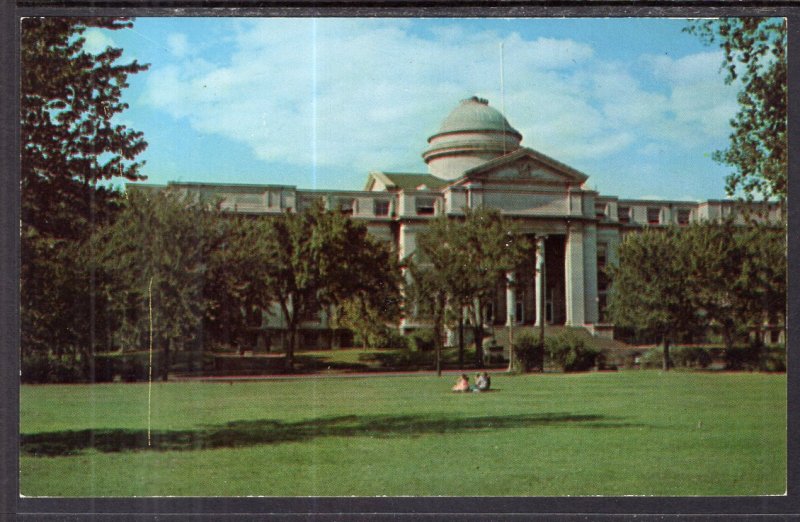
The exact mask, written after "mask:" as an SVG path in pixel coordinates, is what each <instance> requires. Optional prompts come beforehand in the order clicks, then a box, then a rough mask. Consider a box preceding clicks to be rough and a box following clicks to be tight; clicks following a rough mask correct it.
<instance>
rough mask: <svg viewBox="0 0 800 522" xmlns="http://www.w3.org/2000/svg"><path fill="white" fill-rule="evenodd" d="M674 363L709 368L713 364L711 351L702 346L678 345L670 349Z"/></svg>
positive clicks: (689, 366) (681, 365)
mask: <svg viewBox="0 0 800 522" xmlns="http://www.w3.org/2000/svg"><path fill="white" fill-rule="evenodd" d="M670 360H671V361H672V364H673V365H674V366H677V367H681V368H708V366H709V365H710V364H711V360H712V357H711V353H710V350H709V349H708V348H704V347H701V346H676V347H675V348H673V349H672V350H670Z"/></svg>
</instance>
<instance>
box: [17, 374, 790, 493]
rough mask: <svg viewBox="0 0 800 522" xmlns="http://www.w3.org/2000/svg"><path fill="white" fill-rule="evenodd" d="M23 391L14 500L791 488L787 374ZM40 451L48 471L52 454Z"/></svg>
mask: <svg viewBox="0 0 800 522" xmlns="http://www.w3.org/2000/svg"><path fill="white" fill-rule="evenodd" d="M454 378H455V377H454V376H453V375H448V376H446V377H442V378H437V377H435V376H409V377H388V376H372V377H367V378H356V377H326V378H306V379H286V380H271V381H258V382H235V383H233V384H229V383H202V382H192V383H186V382H183V383H180V382H176V383H166V384H162V383H159V384H154V385H153V388H152V434H151V443H152V444H153V447H152V448H150V449H148V448H147V396H148V386H147V384H103V385H50V386H23V387H22V389H21V432H22V442H21V443H22V454H21V478H20V480H21V491H22V494H23V495H26V496H41V495H44V496H86V495H89V496H130V495H140V496H142V495H144V496H149V495H203V496H227V495H279V496H306V495H324V496H327V495H336V496H338V495H367V496H371V495H464V496H473V495H491V496H495V495H501V496H502V495H535V496H538V495H628V494H630V495H758V494H782V493H784V490H785V476H786V376H785V375H783V374H775V375H767V374H732V373H721V374H711V373H690V372H683V373H682V372H671V373H669V374H664V373H661V372H657V371H628V372H618V373H589V374H575V375H561V374H545V375H525V376H505V375H502V374H497V375H495V376H493V387H494V388H496V389H497V391H495V392H493V393H485V394H453V393H450V392H449V388H450V385H451V384H452V382H451V381H453V380H454ZM45 454H46V455H47V456H45Z"/></svg>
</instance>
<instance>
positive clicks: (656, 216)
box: [647, 207, 661, 225]
mask: <svg viewBox="0 0 800 522" xmlns="http://www.w3.org/2000/svg"><path fill="white" fill-rule="evenodd" d="M660 223H661V208H659V207H647V224H648V225H658V224H660Z"/></svg>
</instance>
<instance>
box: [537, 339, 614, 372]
mask: <svg viewBox="0 0 800 522" xmlns="http://www.w3.org/2000/svg"><path fill="white" fill-rule="evenodd" d="M544 344H545V350H546V351H547V355H548V356H549V357H550V360H551V361H553V362H554V363H555V364H557V365H558V366H560V367H561V369H562V370H563V371H565V372H579V371H586V370H589V369H591V368H593V367H594V366H595V363H596V361H597V357H598V355H599V354H600V350H598V349H596V348H594V347H591V346H586V345H585V343H584V341H583V339H582V338H581V337H579V336H578V335H576V334H575V333H574V332H571V331H570V330H565V331H564V332H562V333H559V334H558V335H554V336H552V337H547V338H545V343H544Z"/></svg>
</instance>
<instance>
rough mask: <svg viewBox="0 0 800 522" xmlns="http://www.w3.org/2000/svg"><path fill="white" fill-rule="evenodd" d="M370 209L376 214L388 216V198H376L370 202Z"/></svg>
mask: <svg viewBox="0 0 800 522" xmlns="http://www.w3.org/2000/svg"><path fill="white" fill-rule="evenodd" d="M372 211H373V212H374V214H375V215H376V216H388V215H389V200H388V199H376V200H374V201H373V202H372Z"/></svg>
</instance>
